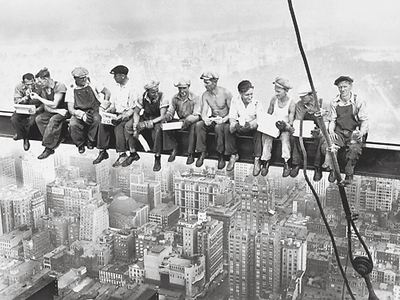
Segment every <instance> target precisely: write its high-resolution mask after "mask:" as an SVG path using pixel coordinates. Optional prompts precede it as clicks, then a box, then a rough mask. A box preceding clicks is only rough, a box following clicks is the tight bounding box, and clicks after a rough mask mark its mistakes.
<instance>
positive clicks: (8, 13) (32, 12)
mask: <svg viewBox="0 0 400 300" xmlns="http://www.w3.org/2000/svg"><path fill="white" fill-rule="evenodd" d="M0 3H1V8H2V9H1V10H0V40H1V42H2V45H4V44H7V43H27V42H34V41H40V42H43V41H62V40H82V39H92V40H96V39H104V38H106V39H110V38H112V37H115V38H131V39H140V38H141V37H146V38H149V37H152V36H155V35H157V36H159V35H165V34H175V33H192V32H198V31H209V30H214V31H227V30H230V29H234V30H235V29H237V28H239V27H240V28H242V29H246V28H262V27H277V26H282V25H285V26H292V25H291V20H290V15H289V11H288V5H287V1H286V0H246V1H238V0H118V1H110V0H107V1H106V0H84V1H82V0H64V1H47V0H46V1H44V0H31V1H27V0H13V1H8V0H7V1H5V0H0ZM293 5H294V7H295V10H296V13H297V17H298V21H299V24H300V26H301V28H307V27H312V28H321V27H324V28H329V29H331V30H336V31H338V32H343V34H352V35H353V34H354V35H355V36H358V37H370V42H371V43H375V42H376V41H377V40H376V39H377V38H379V43H381V42H382V41H383V40H386V38H388V40H389V41H390V42H392V43H393V42H397V36H399V34H397V33H398V29H397V28H399V26H400V18H399V17H398V13H399V12H400V1H398V0H379V1H377V0H347V1H345V0H294V1H293Z"/></svg>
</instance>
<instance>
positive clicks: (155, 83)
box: [144, 80, 160, 90]
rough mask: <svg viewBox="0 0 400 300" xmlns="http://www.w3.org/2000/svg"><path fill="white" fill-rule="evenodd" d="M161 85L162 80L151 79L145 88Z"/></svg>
mask: <svg viewBox="0 0 400 300" xmlns="http://www.w3.org/2000/svg"><path fill="white" fill-rule="evenodd" d="M159 85H160V82H159V81H157V80H149V81H148V82H147V83H146V84H145V85H144V89H145V90H150V89H155V88H157V87H158V86H159Z"/></svg>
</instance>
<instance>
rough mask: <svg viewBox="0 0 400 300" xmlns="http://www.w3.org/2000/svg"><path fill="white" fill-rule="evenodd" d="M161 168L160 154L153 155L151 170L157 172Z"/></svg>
mask: <svg viewBox="0 0 400 300" xmlns="http://www.w3.org/2000/svg"><path fill="white" fill-rule="evenodd" d="M160 170H161V155H159V156H157V155H155V156H154V166H153V171H154V172H158V171H160Z"/></svg>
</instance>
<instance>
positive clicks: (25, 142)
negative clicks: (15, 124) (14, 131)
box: [24, 138, 31, 151]
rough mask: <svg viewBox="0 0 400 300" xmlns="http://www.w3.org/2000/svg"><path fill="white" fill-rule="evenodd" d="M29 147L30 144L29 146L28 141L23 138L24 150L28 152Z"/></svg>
mask: <svg viewBox="0 0 400 300" xmlns="http://www.w3.org/2000/svg"><path fill="white" fill-rule="evenodd" d="M30 147H31V144H29V139H27V138H24V150H25V151H28V150H29V148H30Z"/></svg>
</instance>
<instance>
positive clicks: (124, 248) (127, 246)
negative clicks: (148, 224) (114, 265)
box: [113, 230, 135, 263]
mask: <svg viewBox="0 0 400 300" xmlns="http://www.w3.org/2000/svg"><path fill="white" fill-rule="evenodd" d="M113 240H114V247H113V248H114V253H113V254H114V259H115V261H118V262H124V263H129V262H130V261H131V260H132V259H133V257H134V254H135V237H134V235H133V233H132V232H130V231H128V230H119V231H118V232H115V233H114V234H113Z"/></svg>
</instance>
